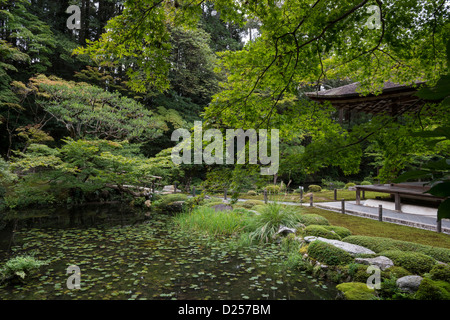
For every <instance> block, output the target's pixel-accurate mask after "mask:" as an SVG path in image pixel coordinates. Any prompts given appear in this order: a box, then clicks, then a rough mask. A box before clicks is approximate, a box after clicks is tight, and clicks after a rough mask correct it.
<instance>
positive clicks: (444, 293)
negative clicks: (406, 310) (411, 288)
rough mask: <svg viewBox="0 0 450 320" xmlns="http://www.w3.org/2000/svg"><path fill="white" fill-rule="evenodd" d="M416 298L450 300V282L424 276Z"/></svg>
mask: <svg viewBox="0 0 450 320" xmlns="http://www.w3.org/2000/svg"><path fill="white" fill-rule="evenodd" d="M414 298H415V299H419V300H450V283H448V282H445V281H435V280H431V279H429V278H424V279H423V280H422V282H421V283H420V286H419V290H417V292H416V293H415V295H414Z"/></svg>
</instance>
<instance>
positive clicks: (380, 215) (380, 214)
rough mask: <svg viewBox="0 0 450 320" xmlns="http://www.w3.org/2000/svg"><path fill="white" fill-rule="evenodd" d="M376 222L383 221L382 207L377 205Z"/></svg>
mask: <svg viewBox="0 0 450 320" xmlns="http://www.w3.org/2000/svg"><path fill="white" fill-rule="evenodd" d="M378 221H383V206H382V205H381V204H379V205H378Z"/></svg>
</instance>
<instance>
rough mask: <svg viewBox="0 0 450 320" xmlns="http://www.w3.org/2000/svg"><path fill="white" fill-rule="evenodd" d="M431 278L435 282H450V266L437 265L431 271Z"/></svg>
mask: <svg viewBox="0 0 450 320" xmlns="http://www.w3.org/2000/svg"><path fill="white" fill-rule="evenodd" d="M430 277H431V279H433V280H442V281H447V282H450V266H449V265H445V264H437V265H435V266H434V267H433V268H432V269H431V270H430Z"/></svg>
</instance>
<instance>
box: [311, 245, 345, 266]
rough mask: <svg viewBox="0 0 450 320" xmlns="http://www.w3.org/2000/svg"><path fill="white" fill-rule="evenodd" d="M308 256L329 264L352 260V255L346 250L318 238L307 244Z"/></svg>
mask: <svg viewBox="0 0 450 320" xmlns="http://www.w3.org/2000/svg"><path fill="white" fill-rule="evenodd" d="M308 256H309V257H311V258H313V259H316V260H318V261H320V262H322V263H324V264H326V265H330V266H337V265H346V264H349V263H351V262H353V257H352V256H351V255H350V254H349V253H348V252H346V251H344V250H342V249H340V248H337V247H335V246H333V245H332V244H329V243H326V242H323V241H320V240H315V241H313V242H311V243H310V244H309V246H308Z"/></svg>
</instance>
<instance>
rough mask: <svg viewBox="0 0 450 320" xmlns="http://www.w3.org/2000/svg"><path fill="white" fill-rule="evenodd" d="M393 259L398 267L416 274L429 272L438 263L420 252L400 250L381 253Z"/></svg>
mask: <svg viewBox="0 0 450 320" xmlns="http://www.w3.org/2000/svg"><path fill="white" fill-rule="evenodd" d="M381 254H382V255H383V256H386V257H388V258H389V259H391V260H392V261H393V262H394V264H395V265H396V266H400V267H403V268H405V269H406V270H408V271H410V272H412V273H414V274H424V273H425V272H429V271H430V270H431V268H433V266H434V265H435V264H436V261H435V260H434V259H433V258H431V257H429V256H427V255H424V254H423V253H420V252H404V251H400V250H389V251H384V252H382V253H381Z"/></svg>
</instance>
